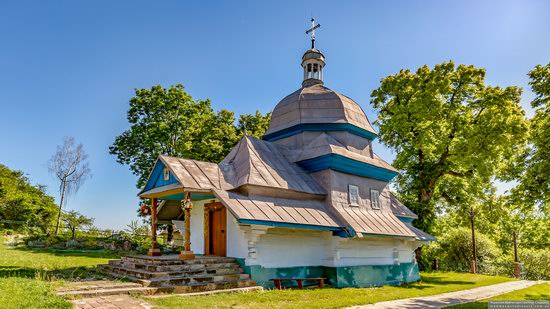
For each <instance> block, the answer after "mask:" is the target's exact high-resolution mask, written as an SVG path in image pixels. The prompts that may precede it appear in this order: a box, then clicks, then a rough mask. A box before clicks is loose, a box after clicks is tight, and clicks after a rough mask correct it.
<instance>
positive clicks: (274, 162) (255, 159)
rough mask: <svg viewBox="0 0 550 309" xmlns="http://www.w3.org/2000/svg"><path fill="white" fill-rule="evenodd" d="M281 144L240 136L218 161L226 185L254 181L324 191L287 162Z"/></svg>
mask: <svg viewBox="0 0 550 309" xmlns="http://www.w3.org/2000/svg"><path fill="white" fill-rule="evenodd" d="M285 151H290V150H286V149H285V147H284V146H280V145H276V144H274V143H270V142H266V141H261V140H258V139H255V138H253V137H250V136H245V137H243V138H242V139H241V140H240V141H239V143H238V144H237V145H236V146H235V148H233V150H232V151H231V152H230V153H229V154H228V155H227V157H226V158H225V159H224V160H223V161H222V162H221V163H220V169H221V171H222V172H223V175H224V177H225V181H227V183H229V184H230V188H228V189H233V188H239V187H241V186H244V185H257V186H264V187H271V188H277V189H285V190H292V191H296V192H304V193H309V194H319V195H326V192H325V190H323V188H322V187H321V186H320V185H319V184H318V183H317V182H316V181H315V180H314V179H313V177H311V175H309V174H308V173H307V172H306V171H304V170H303V169H302V168H300V167H299V166H298V165H297V164H295V163H292V162H289V161H288V160H287V158H286V156H285V155H284V152H285Z"/></svg>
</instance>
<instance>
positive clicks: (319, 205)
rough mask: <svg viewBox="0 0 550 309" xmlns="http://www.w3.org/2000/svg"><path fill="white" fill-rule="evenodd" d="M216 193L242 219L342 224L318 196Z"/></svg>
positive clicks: (322, 224)
mask: <svg viewBox="0 0 550 309" xmlns="http://www.w3.org/2000/svg"><path fill="white" fill-rule="evenodd" d="M213 191H214V194H215V195H216V197H218V198H219V199H220V201H221V202H222V203H223V204H224V205H225V206H226V207H227V208H228V209H229V210H230V211H231V213H232V214H233V215H234V216H235V217H236V218H237V219H239V220H241V219H246V220H258V221H271V222H282V223H291V224H306V225H317V226H327V227H340V226H343V225H342V224H338V223H337V222H336V220H335V219H334V218H333V217H332V216H331V215H330V214H329V212H328V211H327V209H326V206H325V204H324V203H323V202H322V201H319V200H294V199H285V198H276V197H269V196H258V195H249V196H246V195H242V194H239V193H236V192H231V191H224V190H216V189H215V190H213Z"/></svg>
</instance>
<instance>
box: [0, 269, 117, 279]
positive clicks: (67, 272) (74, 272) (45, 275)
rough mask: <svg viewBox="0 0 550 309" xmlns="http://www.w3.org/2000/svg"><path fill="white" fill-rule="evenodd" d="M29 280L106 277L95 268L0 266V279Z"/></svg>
mask: <svg viewBox="0 0 550 309" xmlns="http://www.w3.org/2000/svg"><path fill="white" fill-rule="evenodd" d="M10 277H19V278H30V279H36V278H39V279H42V280H47V281H50V280H53V279H64V280H80V279H99V278H106V277H108V275H107V274H105V273H103V272H102V271H100V270H98V269H96V268H95V267H84V266H80V267H70V268H60V269H52V270H46V269H38V268H31V267H20V266H0V278H10Z"/></svg>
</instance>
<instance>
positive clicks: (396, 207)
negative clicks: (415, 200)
mask: <svg viewBox="0 0 550 309" xmlns="http://www.w3.org/2000/svg"><path fill="white" fill-rule="evenodd" d="M390 207H391V210H392V212H393V213H394V214H395V215H396V216H398V217H406V218H412V219H418V216H417V215H416V214H415V213H414V212H412V211H411V210H410V209H409V208H408V207H407V206H405V205H403V203H401V202H400V201H399V200H398V199H397V197H396V196H395V195H394V194H393V193H390Z"/></svg>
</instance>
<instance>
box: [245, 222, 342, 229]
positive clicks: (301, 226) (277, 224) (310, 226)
mask: <svg viewBox="0 0 550 309" xmlns="http://www.w3.org/2000/svg"><path fill="white" fill-rule="evenodd" d="M238 221H239V223H240V224H257V225H267V226H273V227H288V228H298V229H311V230H322V231H342V230H344V229H343V228H341V227H334V226H323V225H313V224H299V223H288V222H275V221H265V220H252V219H239V220H238Z"/></svg>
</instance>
